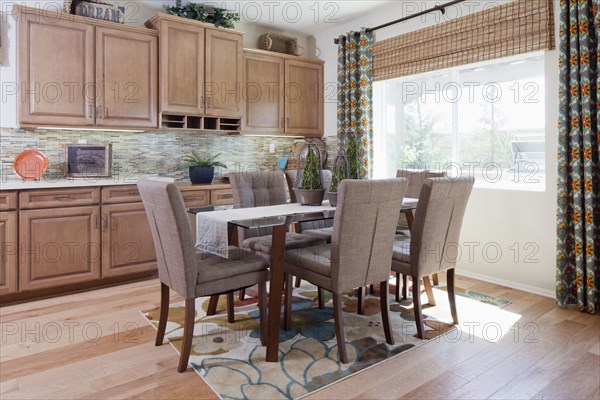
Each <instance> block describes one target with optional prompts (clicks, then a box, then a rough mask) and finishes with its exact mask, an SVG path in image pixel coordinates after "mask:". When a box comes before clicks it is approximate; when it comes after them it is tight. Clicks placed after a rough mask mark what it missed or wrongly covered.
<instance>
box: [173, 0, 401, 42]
mask: <svg viewBox="0 0 600 400" xmlns="http://www.w3.org/2000/svg"><path fill="white" fill-rule="evenodd" d="M192 1H193V2H194V3H203V4H207V5H212V6H217V7H223V8H226V9H228V10H233V11H236V12H238V13H240V18H241V21H242V22H245V23H255V24H258V25H263V26H268V27H269V28H271V29H275V30H285V31H288V32H297V33H302V34H305V35H313V34H315V33H318V32H322V31H325V30H328V29H330V28H332V27H334V26H335V25H337V24H343V23H346V22H348V21H350V20H353V19H355V18H358V17H359V16H360V15H361V14H364V13H366V12H369V11H372V10H374V9H376V8H378V7H381V6H383V5H387V4H390V3H393V2H394V1H393V0H343V1H331V0H295V1H274V0H270V1H254V0H237V1H231V0H214V1H204V0H202V1H199V0H192ZM167 3H172V4H174V3H175V1H164V4H167ZM185 3H186V0H184V4H185ZM161 4H163V3H161Z"/></svg>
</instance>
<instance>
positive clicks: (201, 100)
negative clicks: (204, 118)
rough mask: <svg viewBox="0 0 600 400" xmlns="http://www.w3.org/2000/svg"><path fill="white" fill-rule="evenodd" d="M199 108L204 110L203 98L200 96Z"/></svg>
mask: <svg viewBox="0 0 600 400" xmlns="http://www.w3.org/2000/svg"><path fill="white" fill-rule="evenodd" d="M200 108H204V96H200Z"/></svg>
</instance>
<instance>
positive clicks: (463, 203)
mask: <svg viewBox="0 0 600 400" xmlns="http://www.w3.org/2000/svg"><path fill="white" fill-rule="evenodd" d="M474 182H475V181H474V180H473V179H472V178H469V177H464V178H429V179H426V180H425V182H424V183H423V189H422V190H421V195H420V196H419V203H418V204H417V210H416V212H415V218H414V221H413V224H412V229H411V233H412V235H411V243H410V263H411V269H412V276H416V277H423V276H428V275H431V274H434V273H436V272H440V271H445V270H448V269H450V268H454V266H455V265H456V257H457V254H458V245H459V239H460V228H461V226H462V221H463V217H464V215H465V209H466V208H467V202H468V201H469V196H470V195H471V190H472V189H473V184H474Z"/></svg>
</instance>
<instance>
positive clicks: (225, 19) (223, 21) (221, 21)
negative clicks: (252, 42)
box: [163, 0, 240, 28]
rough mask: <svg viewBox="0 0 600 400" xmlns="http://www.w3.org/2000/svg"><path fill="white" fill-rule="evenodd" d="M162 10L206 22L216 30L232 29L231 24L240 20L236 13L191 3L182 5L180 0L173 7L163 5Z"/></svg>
mask: <svg viewBox="0 0 600 400" xmlns="http://www.w3.org/2000/svg"><path fill="white" fill-rule="evenodd" d="M163 8H164V10H165V12H166V13H167V14H171V15H177V16H178V17H183V18H188V19H194V20H196V21H200V22H207V23H210V24H214V25H215V26H216V27H217V28H219V27H223V28H234V27H235V26H234V24H233V23H234V22H237V21H239V20H240V14H238V13H236V12H233V11H228V10H226V9H224V8H218V7H213V6H210V5H205V4H200V3H193V2H188V3H187V4H185V5H183V4H182V1H181V0H177V1H176V2H175V5H174V6H168V5H164V6H163Z"/></svg>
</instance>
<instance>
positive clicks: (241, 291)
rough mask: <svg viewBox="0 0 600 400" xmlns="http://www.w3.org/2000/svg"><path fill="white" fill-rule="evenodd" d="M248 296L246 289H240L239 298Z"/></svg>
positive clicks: (242, 298)
mask: <svg viewBox="0 0 600 400" xmlns="http://www.w3.org/2000/svg"><path fill="white" fill-rule="evenodd" d="M245 298H246V289H240V293H239V297H238V299H239V300H240V301H242V300H244V299H245Z"/></svg>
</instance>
